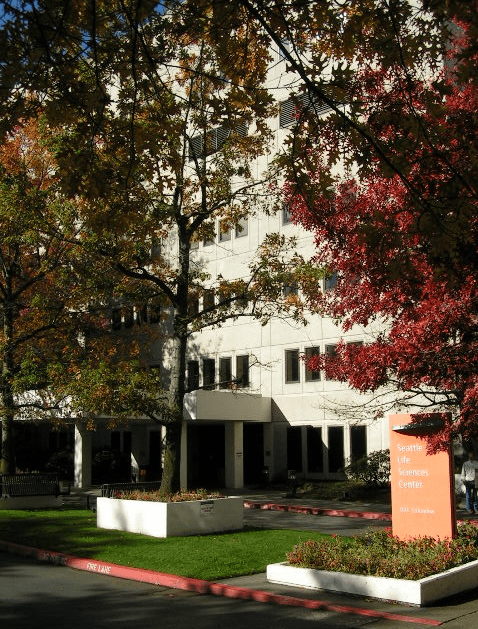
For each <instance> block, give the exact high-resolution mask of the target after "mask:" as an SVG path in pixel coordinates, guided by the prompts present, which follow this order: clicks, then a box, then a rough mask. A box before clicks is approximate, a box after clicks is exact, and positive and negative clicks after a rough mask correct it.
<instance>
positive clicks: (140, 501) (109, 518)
mask: <svg viewBox="0 0 478 629" xmlns="http://www.w3.org/2000/svg"><path fill="white" fill-rule="evenodd" d="M125 496H126V498H119V497H118V498H98V500H97V504H96V514H97V519H96V524H97V526H98V527H99V528H105V529H116V530H120V531H128V532H130V533H142V534H144V535H151V536H153V537H172V536H179V535H199V534H204V533H217V532H220V531H232V530H238V529H242V528H243V526H244V520H243V500H242V498H240V497H210V496H211V494H203V493H199V494H198V493H196V492H194V493H193V494H191V493H190V494H188V496H186V495H185V494H184V493H182V494H176V495H175V496H174V497H172V496H170V497H169V498H170V500H169V501H168V502H166V500H168V497H166V496H164V495H161V494H159V493H158V492H154V494H151V493H149V494H143V495H138V496H135V495H134V494H133V496H132V495H131V494H125ZM192 496H194V499H191V498H192ZM196 496H199V499H196ZM213 496H217V494H215V495H213ZM171 498H172V499H171Z"/></svg>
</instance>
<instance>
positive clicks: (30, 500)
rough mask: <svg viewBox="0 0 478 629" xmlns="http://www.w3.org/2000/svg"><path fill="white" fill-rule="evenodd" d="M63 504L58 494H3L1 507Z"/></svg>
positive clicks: (22, 507)
mask: <svg viewBox="0 0 478 629" xmlns="http://www.w3.org/2000/svg"><path fill="white" fill-rule="evenodd" d="M62 504H63V500H62V499H61V497H59V496H58V497H57V496H2V497H1V498H0V509H50V508H58V507H61V506H62Z"/></svg>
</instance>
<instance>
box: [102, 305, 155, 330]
mask: <svg viewBox="0 0 478 629" xmlns="http://www.w3.org/2000/svg"><path fill="white" fill-rule="evenodd" d="M160 321H161V306H159V305H153V304H142V305H139V306H123V307H122V308H113V309H112V311H111V328H112V329H113V330H120V329H121V327H124V328H132V327H133V326H134V325H135V324H136V325H142V324H143V323H152V324H154V323H159V322H160Z"/></svg>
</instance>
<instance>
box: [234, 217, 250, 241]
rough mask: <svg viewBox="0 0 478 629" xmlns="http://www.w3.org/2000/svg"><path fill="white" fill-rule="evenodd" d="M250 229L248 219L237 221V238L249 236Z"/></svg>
mask: <svg viewBox="0 0 478 629" xmlns="http://www.w3.org/2000/svg"><path fill="white" fill-rule="evenodd" d="M248 228H249V223H248V220H247V218H240V219H239V220H238V221H237V225H236V230H235V234H236V238H242V237H243V236H247V233H248Z"/></svg>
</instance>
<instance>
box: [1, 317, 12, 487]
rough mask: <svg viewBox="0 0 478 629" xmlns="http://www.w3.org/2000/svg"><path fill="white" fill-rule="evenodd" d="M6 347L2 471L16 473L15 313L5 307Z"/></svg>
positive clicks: (3, 375)
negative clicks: (14, 423)
mask: <svg viewBox="0 0 478 629" xmlns="http://www.w3.org/2000/svg"><path fill="white" fill-rule="evenodd" d="M3 333H4V338H5V340H4V343H5V349H4V353H3V361H2V382H1V402H2V407H3V411H2V414H1V418H2V457H1V459H0V471H1V473H2V474H14V473H15V471H16V466H15V441H14V437H13V433H14V426H13V422H14V420H15V400H14V396H13V389H12V383H11V378H12V375H13V366H14V358H13V350H12V339H13V313H12V309H11V308H4V323H3Z"/></svg>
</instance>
